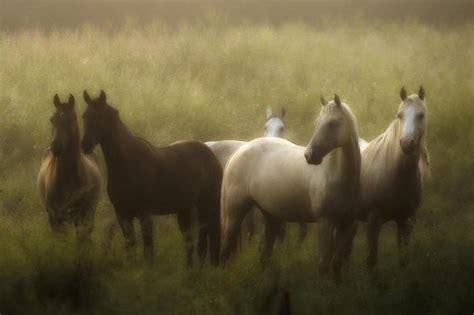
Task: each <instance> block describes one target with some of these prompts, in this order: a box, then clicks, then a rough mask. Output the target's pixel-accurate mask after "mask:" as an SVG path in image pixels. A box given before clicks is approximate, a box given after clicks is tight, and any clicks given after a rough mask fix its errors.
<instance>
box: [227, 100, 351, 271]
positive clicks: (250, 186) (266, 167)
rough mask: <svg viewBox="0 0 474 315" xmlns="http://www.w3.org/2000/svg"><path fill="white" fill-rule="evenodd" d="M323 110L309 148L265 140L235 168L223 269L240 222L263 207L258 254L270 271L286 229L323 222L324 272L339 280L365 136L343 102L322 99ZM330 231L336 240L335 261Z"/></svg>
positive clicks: (230, 173)
mask: <svg viewBox="0 0 474 315" xmlns="http://www.w3.org/2000/svg"><path fill="white" fill-rule="evenodd" d="M321 103H322V105H323V106H322V109H321V111H320V114H319V117H318V118H317V120H316V126H315V131H314V134H313V136H312V138H311V140H310V142H309V144H308V146H307V147H302V146H298V145H296V144H293V143H291V142H290V141H287V140H284V139H279V138H259V139H256V140H253V141H251V142H249V143H248V144H246V145H244V146H243V147H241V148H240V149H239V150H238V151H237V152H236V153H235V154H234V155H233V157H232V159H231V160H230V161H229V164H228V165H227V167H226V169H225V171H224V179H223V184H222V196H221V209H222V223H221V225H222V227H223V231H224V233H223V235H224V237H223V243H222V248H221V259H222V260H223V261H224V262H225V261H227V260H228V259H229V257H230V255H231V254H232V253H233V252H234V251H235V247H236V246H235V245H236V238H237V237H236V236H237V234H238V231H239V228H240V224H241V222H242V219H243V218H244V216H245V215H246V214H247V212H248V211H249V209H251V207H258V208H259V209H260V210H261V211H262V213H263V215H264V218H265V228H264V237H263V242H262V247H261V249H260V260H261V262H262V263H263V264H264V265H265V263H266V262H267V261H268V259H269V258H270V256H271V254H272V250H273V243H274V241H275V238H276V232H277V231H278V229H279V226H280V225H281V224H282V222H284V221H287V222H319V223H320V225H321V227H320V229H319V234H320V239H319V241H320V247H321V259H320V262H321V266H320V269H321V271H323V272H326V271H328V270H329V269H330V268H331V267H332V270H333V272H334V274H335V275H336V277H339V274H340V267H341V264H342V258H343V254H344V252H345V250H346V249H347V247H349V246H350V244H351V243H352V238H353V234H352V230H353V226H354V223H355V218H354V211H355V208H356V207H357V205H358V200H359V190H360V149H359V137H358V135H357V124H356V121H355V118H354V116H353V114H352V111H351V110H350V108H349V106H348V105H346V104H345V103H342V102H341V100H340V98H339V97H338V96H337V95H335V97H334V100H332V101H330V102H329V103H328V102H326V101H325V100H324V98H323V97H321ZM322 227H324V228H322ZM332 227H334V229H335V230H336V232H337V234H336V236H337V237H336V242H335V249H336V253H335V254H334V255H332V256H331V248H332V244H331V241H332V237H331V235H332ZM328 231H330V232H328ZM330 260H331V261H330Z"/></svg>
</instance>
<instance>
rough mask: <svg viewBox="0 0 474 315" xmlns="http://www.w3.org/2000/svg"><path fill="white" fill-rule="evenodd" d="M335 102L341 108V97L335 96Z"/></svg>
mask: <svg viewBox="0 0 474 315" xmlns="http://www.w3.org/2000/svg"><path fill="white" fill-rule="evenodd" d="M334 102H335V103H336V105H338V106H341V99H340V98H339V95H337V94H334Z"/></svg>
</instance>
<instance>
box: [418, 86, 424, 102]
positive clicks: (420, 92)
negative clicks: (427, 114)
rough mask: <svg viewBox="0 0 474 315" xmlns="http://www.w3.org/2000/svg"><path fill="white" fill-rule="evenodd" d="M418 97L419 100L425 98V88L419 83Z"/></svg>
mask: <svg viewBox="0 0 474 315" xmlns="http://www.w3.org/2000/svg"><path fill="white" fill-rule="evenodd" d="M418 97H419V98H420V100H424V99H425V89H424V88H423V87H422V86H421V85H420V90H419V91H418Z"/></svg>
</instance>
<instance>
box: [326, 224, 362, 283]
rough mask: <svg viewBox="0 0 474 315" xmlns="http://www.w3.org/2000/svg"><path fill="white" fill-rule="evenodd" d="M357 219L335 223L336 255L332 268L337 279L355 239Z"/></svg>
mask: <svg viewBox="0 0 474 315" xmlns="http://www.w3.org/2000/svg"><path fill="white" fill-rule="evenodd" d="M355 226H356V222H355V221H346V222H341V223H339V224H337V225H335V237H334V256H333V257H332V269H333V272H334V276H335V277H336V280H339V279H340V277H341V267H342V263H343V260H344V258H346V255H348V251H349V250H350V249H351V248H352V241H353V239H354V236H355V234H354V230H355V228H354V227H355Z"/></svg>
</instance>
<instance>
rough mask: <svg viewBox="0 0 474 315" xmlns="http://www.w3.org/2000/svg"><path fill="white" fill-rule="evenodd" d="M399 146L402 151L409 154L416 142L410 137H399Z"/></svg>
mask: <svg viewBox="0 0 474 315" xmlns="http://www.w3.org/2000/svg"><path fill="white" fill-rule="evenodd" d="M400 147H401V148H402V151H403V153H405V154H406V155H410V154H412V153H413V152H414V151H415V148H416V142H415V140H414V139H410V138H401V139H400Z"/></svg>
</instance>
